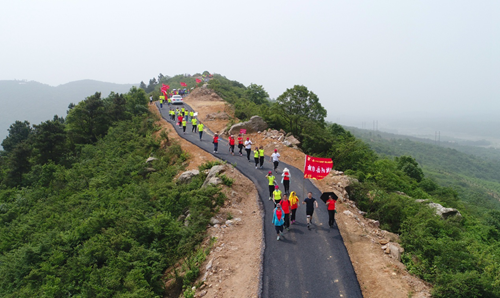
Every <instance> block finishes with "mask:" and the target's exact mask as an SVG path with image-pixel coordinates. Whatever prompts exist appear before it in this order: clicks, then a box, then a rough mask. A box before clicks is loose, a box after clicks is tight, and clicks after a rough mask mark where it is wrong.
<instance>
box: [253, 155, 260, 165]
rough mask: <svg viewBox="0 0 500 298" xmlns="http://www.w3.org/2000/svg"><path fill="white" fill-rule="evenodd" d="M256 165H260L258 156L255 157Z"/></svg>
mask: <svg viewBox="0 0 500 298" xmlns="http://www.w3.org/2000/svg"><path fill="white" fill-rule="evenodd" d="M254 159H255V166H258V165H259V158H258V157H255V158H254Z"/></svg>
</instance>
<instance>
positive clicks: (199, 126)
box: [198, 123, 204, 131]
mask: <svg viewBox="0 0 500 298" xmlns="http://www.w3.org/2000/svg"><path fill="white" fill-rule="evenodd" d="M203 126H204V125H203V124H202V123H200V124H198V131H203Z"/></svg>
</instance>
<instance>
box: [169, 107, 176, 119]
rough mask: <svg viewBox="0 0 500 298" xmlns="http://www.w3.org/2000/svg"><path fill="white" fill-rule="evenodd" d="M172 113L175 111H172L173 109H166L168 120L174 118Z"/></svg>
mask: <svg viewBox="0 0 500 298" xmlns="http://www.w3.org/2000/svg"><path fill="white" fill-rule="evenodd" d="M173 113H175V112H174V111H172V109H170V110H169V111H168V116H169V117H170V120H171V121H172V120H174V117H173V115H174V114H173Z"/></svg>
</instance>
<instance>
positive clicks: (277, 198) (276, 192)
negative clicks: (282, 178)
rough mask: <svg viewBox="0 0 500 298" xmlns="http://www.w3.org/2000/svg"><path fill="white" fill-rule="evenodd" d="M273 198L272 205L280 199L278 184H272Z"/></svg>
mask: <svg viewBox="0 0 500 298" xmlns="http://www.w3.org/2000/svg"><path fill="white" fill-rule="evenodd" d="M273 199H274V205H275V206H276V204H278V203H279V202H280V201H281V190H280V187H279V186H278V185H275V186H274V191H273Z"/></svg>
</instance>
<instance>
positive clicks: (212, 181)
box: [201, 177, 222, 188]
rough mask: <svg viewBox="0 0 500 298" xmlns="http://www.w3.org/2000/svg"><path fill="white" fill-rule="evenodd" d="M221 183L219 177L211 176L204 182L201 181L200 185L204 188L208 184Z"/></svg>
mask: <svg viewBox="0 0 500 298" xmlns="http://www.w3.org/2000/svg"><path fill="white" fill-rule="evenodd" d="M221 183H222V179H220V178H219V177H212V178H210V179H207V180H205V182H203V185H202V186H201V187H202V188H205V187H207V186H209V185H219V184H221Z"/></svg>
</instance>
